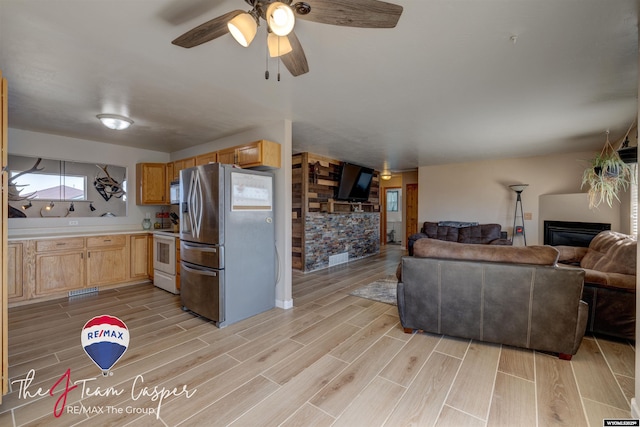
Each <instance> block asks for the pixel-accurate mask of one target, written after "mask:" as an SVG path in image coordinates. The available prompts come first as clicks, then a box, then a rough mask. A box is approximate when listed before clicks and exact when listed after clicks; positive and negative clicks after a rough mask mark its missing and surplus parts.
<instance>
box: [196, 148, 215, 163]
mask: <svg viewBox="0 0 640 427" xmlns="http://www.w3.org/2000/svg"><path fill="white" fill-rule="evenodd" d="M217 161H218V153H217V152H215V151H214V152H213V153H206V154H200V155H199V156H196V166H201V165H206V164H207V163H215V162H217Z"/></svg>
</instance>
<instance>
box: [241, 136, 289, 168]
mask: <svg viewBox="0 0 640 427" xmlns="http://www.w3.org/2000/svg"><path fill="white" fill-rule="evenodd" d="M236 150H237V158H238V164H239V165H240V166H241V167H243V168H252V167H257V166H264V167H270V168H280V157H281V156H280V144H278V143H276V142H271V141H267V140H265V139H262V140H260V141H255V142H252V143H251V144H247V145H242V146H239V147H238V148H237V149H236Z"/></svg>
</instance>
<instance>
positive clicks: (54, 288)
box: [8, 233, 152, 303]
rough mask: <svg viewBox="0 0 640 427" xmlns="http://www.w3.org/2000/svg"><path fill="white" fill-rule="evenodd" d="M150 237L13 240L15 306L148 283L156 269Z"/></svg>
mask: <svg viewBox="0 0 640 427" xmlns="http://www.w3.org/2000/svg"><path fill="white" fill-rule="evenodd" d="M150 237H152V235H151V234H149V233H135V234H113V235H98V236H85V237H82V236H79V237H70V238H49V239H46V238H43V239H33V240H31V239H28V240H13V241H11V242H10V243H9V246H10V248H11V250H10V251H9V257H8V262H9V265H10V273H11V281H10V283H9V287H8V290H9V296H10V298H11V301H10V302H11V303H22V302H26V301H29V300H32V299H38V298H41V297H46V298H54V297H64V296H66V295H67V294H68V292H69V291H77V290H81V289H84V288H92V287H102V286H119V285H121V284H122V285H124V284H129V283H140V282H144V281H146V280H148V279H149V274H148V271H149V269H150V268H151V270H152V267H151V264H150V262H151V258H150V256H149V253H150V247H149V246H148V245H149V242H150V240H149V239H150Z"/></svg>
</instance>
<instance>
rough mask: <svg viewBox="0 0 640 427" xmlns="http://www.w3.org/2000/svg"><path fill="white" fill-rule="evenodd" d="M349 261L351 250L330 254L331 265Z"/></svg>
mask: <svg viewBox="0 0 640 427" xmlns="http://www.w3.org/2000/svg"><path fill="white" fill-rule="evenodd" d="M346 262H349V252H343V253H341V254H337V255H331V256H329V267H333V266H334V265H338V264H344V263H346Z"/></svg>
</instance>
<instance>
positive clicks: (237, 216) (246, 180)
mask: <svg viewBox="0 0 640 427" xmlns="http://www.w3.org/2000/svg"><path fill="white" fill-rule="evenodd" d="M273 209H274V203H273V176H272V175H271V174H270V173H268V172H261V171H253V170H246V169H239V168H234V167H233V166H231V165H225V164H221V163H209V164H207V165H202V166H196V167H194V168H188V169H183V170H182V171H180V296H181V299H182V305H183V309H185V310H190V311H192V312H193V313H196V314H198V315H201V316H203V317H205V318H207V319H210V320H213V321H214V322H215V323H216V325H217V326H218V327H224V326H227V325H230V324H232V323H235V322H238V321H240V320H243V319H246V318H248V317H251V316H253V315H256V314H258V313H261V312H263V311H266V310H269V309H271V308H273V307H274V306H275V284H276V256H275V231H274V221H273V219H274V216H273V214H274V211H273Z"/></svg>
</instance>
